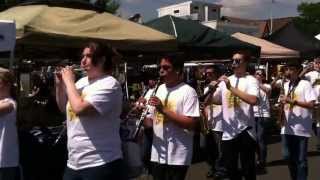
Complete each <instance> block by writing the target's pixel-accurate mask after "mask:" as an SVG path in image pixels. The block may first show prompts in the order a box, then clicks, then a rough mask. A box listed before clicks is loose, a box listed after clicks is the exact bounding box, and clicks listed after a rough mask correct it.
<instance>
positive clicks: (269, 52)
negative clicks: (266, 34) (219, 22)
mask: <svg viewBox="0 0 320 180" xmlns="http://www.w3.org/2000/svg"><path fill="white" fill-rule="evenodd" d="M232 36H233V37H235V38H237V39H239V40H241V41H244V42H247V43H250V44H253V45H256V46H260V47H261V58H262V59H282V58H299V52H298V51H295V50H292V49H289V48H286V47H283V46H280V45H278V44H275V43H271V42H269V41H267V40H264V39H261V38H257V37H254V36H249V35H247V34H242V33H235V34H233V35H232Z"/></svg>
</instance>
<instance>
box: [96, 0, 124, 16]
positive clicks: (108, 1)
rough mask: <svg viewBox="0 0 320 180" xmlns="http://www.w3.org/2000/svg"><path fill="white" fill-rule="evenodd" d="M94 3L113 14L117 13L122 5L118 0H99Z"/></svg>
mask: <svg viewBox="0 0 320 180" xmlns="http://www.w3.org/2000/svg"><path fill="white" fill-rule="evenodd" d="M93 4H94V5H96V6H98V7H100V8H102V9H104V10H105V11H106V12H108V13H111V14H115V13H116V12H117V10H118V9H119V7H120V3H119V2H118V1H117V0H97V1H95V2H94V3H93Z"/></svg>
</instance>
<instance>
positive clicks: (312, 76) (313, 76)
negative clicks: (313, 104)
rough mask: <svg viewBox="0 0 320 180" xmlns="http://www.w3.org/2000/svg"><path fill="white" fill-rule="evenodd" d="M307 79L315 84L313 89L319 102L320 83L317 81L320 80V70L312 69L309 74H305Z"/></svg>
mask: <svg viewBox="0 0 320 180" xmlns="http://www.w3.org/2000/svg"><path fill="white" fill-rule="evenodd" d="M305 77H306V79H307V80H308V81H309V82H310V83H311V85H312V86H313V90H314V92H315V95H316V97H317V102H319V98H318V97H319V96H320V84H315V85H314V83H315V82H316V81H319V80H320V72H318V71H310V72H308V73H307V74H305Z"/></svg>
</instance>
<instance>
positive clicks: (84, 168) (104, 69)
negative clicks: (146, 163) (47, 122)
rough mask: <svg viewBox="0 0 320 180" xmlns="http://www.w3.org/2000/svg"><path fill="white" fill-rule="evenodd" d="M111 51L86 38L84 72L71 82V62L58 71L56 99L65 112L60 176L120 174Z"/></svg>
mask: <svg viewBox="0 0 320 180" xmlns="http://www.w3.org/2000/svg"><path fill="white" fill-rule="evenodd" d="M114 56H115V54H114V51H113V50H112V49H111V48H107V47H103V46H102V45H101V44H97V43H89V44H88V45H87V46H85V48H84V49H83V52H82V59H81V68H82V69H83V70H84V71H86V73H87V76H86V77H83V78H81V79H80V80H78V81H77V82H75V75H74V73H73V69H72V68H71V67H70V66H67V67H65V68H63V69H61V73H59V74H58V73H57V74H56V77H55V84H56V98H57V99H56V100H57V104H58V106H59V109H60V110H62V111H66V115H67V120H66V121H67V136H68V142H67V145H68V162H67V167H66V170H65V174H64V177H63V179H64V180H88V179H90V180H91V179H92V180H105V179H123V175H124V173H123V172H122V170H123V169H122V166H123V161H122V150H121V140H120V135H119V128H120V113H121V109H122V90H121V86H120V84H119V82H118V81H117V80H116V79H115V78H114V77H112V76H111V72H112V58H113V57H114Z"/></svg>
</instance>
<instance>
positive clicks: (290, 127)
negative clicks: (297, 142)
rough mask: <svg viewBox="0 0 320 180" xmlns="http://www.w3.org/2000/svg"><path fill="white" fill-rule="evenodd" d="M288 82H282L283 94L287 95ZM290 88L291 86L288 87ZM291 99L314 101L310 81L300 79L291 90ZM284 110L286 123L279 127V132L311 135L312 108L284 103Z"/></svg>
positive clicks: (314, 97)
mask: <svg viewBox="0 0 320 180" xmlns="http://www.w3.org/2000/svg"><path fill="white" fill-rule="evenodd" d="M288 89H289V82H287V83H285V84H284V90H285V95H288ZM290 89H291V88H290ZM292 94H293V99H294V100H297V101H300V102H310V101H315V100H316V96H315V94H314V91H313V89H312V86H311V83H310V82H308V81H306V80H300V81H299V84H298V85H297V86H296V88H295V89H294V90H293V92H292ZM284 112H285V117H286V124H285V126H284V127H282V128H281V134H289V135H296V136H304V137H311V132H312V110H311V109H307V108H303V107H301V106H297V105H294V106H293V107H292V106H290V105H289V104H285V106H284Z"/></svg>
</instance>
